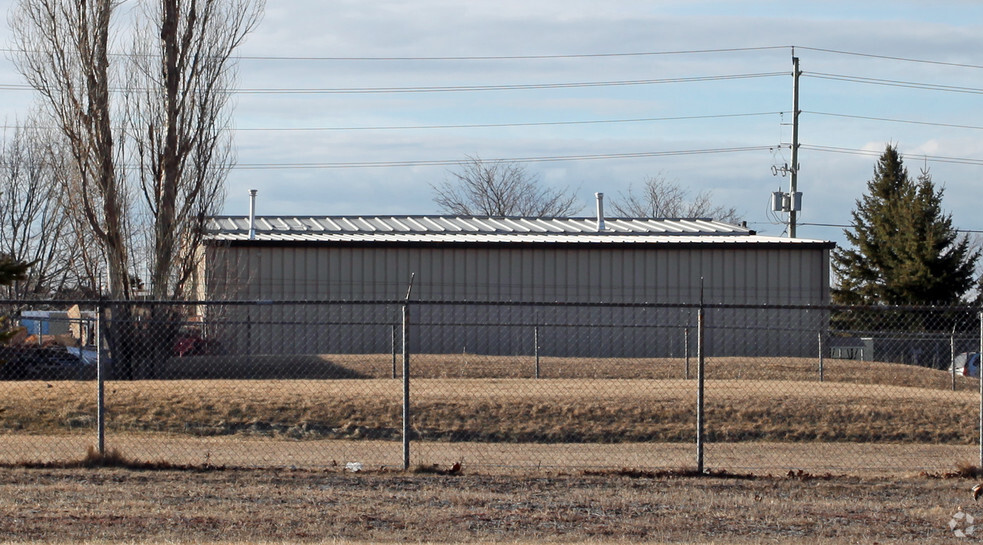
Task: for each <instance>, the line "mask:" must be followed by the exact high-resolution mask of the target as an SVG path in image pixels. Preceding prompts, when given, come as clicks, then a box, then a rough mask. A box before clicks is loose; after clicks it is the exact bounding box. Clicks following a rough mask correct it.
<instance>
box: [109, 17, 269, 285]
mask: <svg viewBox="0 0 983 545" xmlns="http://www.w3.org/2000/svg"><path fill="white" fill-rule="evenodd" d="M143 6H144V17H143V21H144V26H143V28H142V29H140V31H139V32H137V33H136V40H135V44H134V53H135V54H134V55H132V56H131V57H130V59H131V62H130V65H129V79H128V83H129V85H128V88H129V91H128V93H127V98H128V100H127V126H128V129H129V131H128V132H129V136H130V138H131V139H132V142H131V143H132V146H133V150H134V155H135V157H136V159H137V160H138V164H139V168H138V169H137V177H138V178H139V180H138V182H139V188H140V194H141V195H142V197H143V200H144V204H145V206H146V212H147V216H148V218H149V220H150V223H151V225H150V228H149V229H147V230H146V231H145V232H146V233H148V234H149V235H150V239H149V240H148V241H147V242H146V247H147V260H148V264H147V265H148V267H147V268H148V270H149V277H150V278H149V291H150V294H151V295H152V296H154V297H155V298H158V299H164V298H180V297H182V296H184V295H185V294H186V292H187V288H188V283H189V281H190V280H191V279H192V277H193V273H194V272H195V270H196V269H197V264H198V258H199V256H200V253H199V252H198V247H199V243H200V242H201V237H202V236H203V233H204V228H205V222H206V219H207V218H208V216H211V215H214V214H215V213H217V212H218V211H219V210H220V208H221V206H222V202H223V200H224V186H225V178H226V175H227V173H228V170H229V168H230V167H231V166H232V162H233V160H234V158H233V154H232V147H231V140H230V138H229V131H228V127H229V108H228V105H229V96H230V95H229V93H228V89H229V88H230V87H232V85H233V83H234V77H235V74H234V62H233V61H234V59H233V57H232V54H233V52H234V51H235V49H236V48H237V47H239V45H240V44H241V43H242V40H243V39H244V38H245V36H246V34H248V33H249V32H250V31H251V30H252V29H253V28H254V27H255V26H256V24H257V23H258V21H259V18H260V16H261V14H262V9H263V2H262V0H222V1H220V0H199V1H197V2H195V1H191V2H187V1H184V2H182V1H180V0H159V1H157V2H152V3H151V2H146V3H144V4H143Z"/></svg>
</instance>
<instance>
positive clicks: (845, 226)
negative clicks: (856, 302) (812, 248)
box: [799, 222, 983, 233]
mask: <svg viewBox="0 0 983 545" xmlns="http://www.w3.org/2000/svg"><path fill="white" fill-rule="evenodd" d="M799 225H808V226H810V227H833V228H837V229H840V228H842V229H849V228H851V227H853V226H852V225H848V224H841V223H801V222H800V223H799ZM953 231H956V232H957V233H983V229H958V228H956V229H953Z"/></svg>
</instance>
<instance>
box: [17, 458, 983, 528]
mask: <svg viewBox="0 0 983 545" xmlns="http://www.w3.org/2000/svg"><path fill="white" fill-rule="evenodd" d="M425 469H426V471H422V470H420V471H417V472H411V473H403V472H358V473H350V472H346V471H345V470H344V468H343V467H339V468H333V469H330V470H325V471H308V470H280V471H277V470H241V469H196V470H191V469H183V470H174V469H143V470H139V469H125V468H123V469H120V468H82V469H50V468H44V469H36V468H6V469H0V541H4V542H48V543H51V542H54V543H69V542H89V543H97V542H98V543H101V542H123V541H125V542H128V543H161V542H170V543H173V542H180V543H186V542H198V543H200V542H215V543H270V542H280V543H283V542H287V543H295V542H296V543H306V542H332V543H335V542H349V541H351V542H363V543H364V542H407V541H410V542H439V543H476V542H483V543H485V542H509V543H551V542H589V543H609V542H611V543H613V542H627V541H630V542H641V541H645V542H660V543H661V542H666V543H687V544H689V543H717V544H721V543H835V544H839V543H844V544H846V543H875V542H876V543H906V542H910V543H952V542H953V541H954V540H956V538H955V537H954V532H953V531H952V530H951V529H950V526H949V523H950V521H954V522H956V523H958V525H957V528H956V529H957V530H960V529H965V526H966V525H965V517H962V518H959V517H956V518H955V519H954V515H956V514H957V513H965V514H969V515H972V516H973V517H980V518H981V520H983V505H980V506H978V505H977V504H975V502H974V501H973V499H972V496H971V494H970V492H969V489H970V487H971V486H972V484H974V481H971V480H967V479H961V478H940V477H938V476H924V475H922V476H905V477H897V478H888V477H876V478H858V477H845V476H828V475H825V476H814V475H809V474H802V473H791V474H787V475H780V476H758V477H749V476H728V475H716V476H704V477H693V476H681V475H678V474H673V473H671V472H670V473H658V474H655V473H643V472H631V471H615V472H603V473H579V472H578V473H569V474H564V473H549V474H546V473H541V474H527V475H483V474H470V473H469V472H468V471H467V468H463V470H461V471H454V468H450V467H448V468H425ZM441 470H442V471H441ZM974 530H975V529H974ZM981 533H983V530H981ZM979 537H983V536H973V535H970V538H971V539H973V538H977V539H978V538H979Z"/></svg>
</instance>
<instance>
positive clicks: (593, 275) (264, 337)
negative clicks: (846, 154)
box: [207, 244, 829, 357]
mask: <svg viewBox="0 0 983 545" xmlns="http://www.w3.org/2000/svg"><path fill="white" fill-rule="evenodd" d="M828 252H829V250H828V249H826V248H823V247H819V246H809V247H805V246H801V245H792V244H790V245H788V246H784V247H781V248H775V247H774V246H754V245H747V246H734V247H710V248H708V247H698V246H690V247H685V248H673V247H670V248H665V247H655V248H653V247H642V246H640V245H639V246H637V247H636V246H632V247H592V248H582V247H549V246H545V247H542V248H539V247H507V246H496V247H438V246H435V247H382V248H380V247H356V246H335V247H326V246H320V247H318V246H306V247H305V246H287V247H276V246H264V245H258V246H248V245H242V246H231V247H213V248H211V249H210V251H209V253H208V256H209V259H208V262H207V266H208V275H207V277H208V282H209V284H208V285H209V293H208V294H207V295H208V298H210V299H225V300H228V299H234V300H295V301H305V300H333V301H339V300H352V301H366V300H396V299H402V298H403V297H404V296H405V294H406V288H407V284H408V282H409V278H410V274H411V273H415V280H414V288H413V297H412V298H413V300H414V301H417V302H421V301H475V302H481V301H486V302H487V301H492V302H502V301H514V302H544V303H545V302H566V303H668V304H673V303H697V302H699V300H700V284H701V277H702V279H703V289H704V298H703V299H704V302H705V303H707V304H710V305H713V304H749V305H751V304H770V305H802V304H824V303H827V302H828V301H829V287H828V286H829V272H828V271H829V268H828V259H829V255H828ZM418 308H421V307H418ZM227 312H232V313H234V314H235V315H236V317H235V319H234V320H233V322H234V325H233V326H232V327H231V328H227V330H226V333H225V335H226V337H227V338H226V339H225V342H226V343H229V344H230V345H234V346H236V347H237V350H242V351H243V352H246V353H253V354H257V353H274V354H275V353H290V352H309V353H330V352H349V353H379V352H388V351H389V350H391V348H392V333H391V327H392V325H395V324H397V323H398V322H399V317H398V316H399V314H398V309H384V310H381V311H380V310H378V309H377V310H373V311H371V314H372V316H371V317H361V318H360V317H359V313H360V312H365V311H364V310H356V309H354V308H352V309H346V308H338V307H333V308H322V307H315V306H302V305H298V306H292V307H281V306H270V307H238V308H234V309H232V310H230V311H227ZM379 312H381V313H382V314H379ZM448 312H450V314H447V313H448ZM690 314H692V313H691V312H689V313H687V312H681V311H680V310H679V309H673V308H668V309H651V310H649V311H648V312H647V313H646V312H642V313H639V312H638V311H637V310H636V309H618V308H604V309H596V308H595V309H581V308H576V309H573V308H571V309H568V311H567V312H566V313H564V315H563V318H562V320H559V321H558V320H557V319H556V318H555V317H553V318H551V319H550V320H548V321H547V322H548V323H544V321H543V320H542V317H541V316H538V315H537V310H536V309H535V308H532V307H502V308H495V307H477V306H476V307H474V308H467V309H463V310H462V309H461V308H456V307H452V308H451V310H450V311H448V307H438V306H434V307H426V306H424V307H422V308H421V310H420V312H417V313H416V314H415V315H414V320H415V321H416V323H418V324H421V327H422V329H421V330H420V333H419V334H418V335H416V336H415V339H414V341H413V344H412V345H411V350H413V351H423V352H430V353H456V352H461V351H462V350H466V351H470V352H473V353H485V354H531V353H532V350H533V342H532V335H533V333H532V332H533V327H534V325H540V324H541V325H542V329H541V333H542V335H541V339H540V346H541V348H542V350H543V354H544V355H553V356H592V357H671V356H677V357H678V356H679V355H681V353H682V351H683V330H684V328H685V327H687V326H693V325H694V324H695V316H690ZM807 314H808V311H800V310H794V309H792V310H781V311H771V312H769V313H768V314H767V316H764V315H761V314H759V313H757V312H756V311H753V310H747V309H725V310H718V311H716V312H714V313H711V314H710V315H709V316H708V325H709V326H710V327H711V328H712V329H710V330H708V334H707V337H706V339H707V346H708V347H710V351H711V352H710V353H711V354H716V355H724V354H726V355H771V354H788V353H789V349H790V346H793V347H797V348H795V349H794V352H801V353H802V354H803V355H811V354H815V353H816V349H817V348H816V345H817V334H818V332H819V331H820V330H821V329H823V327H824V324H825V322H824V319H825V318H824V316H822V315H816V313H813V315H811V316H809V315H807ZM448 316H450V318H448ZM366 322H371V323H366ZM423 324H426V325H423ZM475 324H482V325H481V326H480V327H479V326H476V325H475Z"/></svg>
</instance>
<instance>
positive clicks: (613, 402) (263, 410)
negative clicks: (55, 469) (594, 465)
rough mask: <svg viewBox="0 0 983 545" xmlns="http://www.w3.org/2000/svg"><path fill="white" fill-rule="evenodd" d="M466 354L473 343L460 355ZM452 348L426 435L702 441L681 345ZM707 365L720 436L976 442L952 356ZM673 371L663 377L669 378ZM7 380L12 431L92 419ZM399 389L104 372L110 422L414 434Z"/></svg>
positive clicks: (54, 385)
mask: <svg viewBox="0 0 983 545" xmlns="http://www.w3.org/2000/svg"><path fill="white" fill-rule="evenodd" d="M460 357H464V356H454V358H460ZM359 358H364V359H359ZM448 358H450V357H449V356H448V357H445V356H441V357H436V356H434V357H422V356H421V357H419V358H415V359H414V360H413V361H414V362H417V363H414V367H413V369H414V372H413V374H414V378H413V380H412V388H411V390H412V408H413V430H414V433H415V434H416V436H417V438H419V439H424V440H431V441H474V442H502V441H505V442H537V443H540V442H546V443H609V442H628V443H631V442H688V441H692V440H693V433H694V431H693V430H694V429H695V418H696V417H695V403H696V402H695V399H696V383H695V381H694V380H685V379H683V378H668V377H671V376H674V374H673V373H676V371H678V368H679V367H680V362H679V361H678V360H673V361H671V362H667V361H663V360H629V361H614V360H610V361H609V360H573V361H568V360H563V361H557V362H552V363H548V364H546V365H544V366H543V368H542V371H543V373H542V376H544V377H550V376H567V375H579V377H578V378H542V379H539V380H532V379H528V378H453V375H455V374H462V373H463V371H462V369H465V368H463V367H458V371H459V372H452V371H453V368H452V367H451V366H450V364H449V363H448V362H449V361H451V360H450V359H448ZM328 359H330V360H331V361H332V362H333V363H332V365H333V366H334V367H336V368H344V369H348V371H346V376H352V375H355V374H357V375H358V376H364V377H377V376H378V375H379V374H380V373H381V374H386V373H391V360H390V361H388V362H387V363H386V365H387V366H388V367H387V368H386V369H385V370H382V369H381V368H379V362H378V360H379V357H377V356H364V357H358V356H346V357H336V356H331V357H330V358H328ZM285 361H286V360H285ZM480 361H481V362H484V364H483V365H477V364H475V365H470V364H469V365H470V366H469V367H467V368H466V369H468V370H469V371H468V373H470V374H473V375H474V376H485V375H486V374H495V373H498V372H501V371H502V369H499V366H504V365H506V364H507V363H509V362H510V361H511V360H508V361H507V360H504V359H502V358H487V357H486V358H482V359H481V360H480ZM365 362H370V363H365ZM371 362H375V363H371ZM213 363H214V362H213ZM281 363H282V365H286V363H284V362H281ZM243 365H245V364H243ZM264 365H270V362H269V361H265V363H264ZM373 366H375V367H373ZM707 366H708V373H707V375H708V378H709V380H708V383H707V389H706V408H707V428H706V429H707V439H708V440H709V441H713V442H733V441H823V442H829V441H834V442H837V441H843V442H916V443H939V442H945V443H957V444H970V443H972V442H973V441H975V439H976V436H977V433H976V431H975V428H976V423H977V417H976V416H975V415H976V413H977V411H978V401H977V400H978V393H977V390H976V388H978V382H976V381H975V380H971V379H966V378H964V377H957V378H958V380H957V388H956V391H951V390H950V387H951V382H950V381H951V377H950V376H949V374H948V373H947V372H945V371H935V370H931V369H926V368H921V367H912V366H905V365H890V364H884V363H870V362H855V361H845V360H830V362H829V363H828V364H827V366H826V369H825V377H824V378H825V379H826V380H825V381H824V382H819V381H818V373H817V372H816V369H815V362H814V361H811V360H788V359H754V360H741V359H715V360H711V361H709V362H708V364H707ZM670 367H671V368H672V369H675V371H672V372H670V371H671V369H670ZM438 369H440V370H442V373H443V375H445V376H446V377H447V378H426V377H433V376H435V375H440V373H436V370H438ZM496 369H497V371H495V373H493V372H492V371H493V370H496ZM644 369H648V375H647V378H632V379H627V378H584V377H585V376H595V377H597V376H600V377H613V376H617V375H619V374H621V375H641V376H646V372H643V370H644ZM383 371H384V372H383ZM417 373H419V375H420V377H416V375H417ZM660 373H662V374H664V376H663V377H657V376H656V375H659V374H660ZM502 374H506V373H504V372H502ZM4 388H5V392H4V397H3V398H2V400H0V430H7V431H8V432H17V433H34V434H51V433H66V432H72V431H78V430H87V429H91V428H92V427H93V425H94V414H95V403H94V397H95V396H94V385H93V383H91V382H73V381H55V382H8V383H5V384H4ZM401 396H402V384H401V381H400V380H393V379H389V378H365V379H359V380H218V379H215V380H159V381H137V382H111V383H108V384H107V386H106V399H107V421H108V427H109V429H110V430H111V431H113V432H117V433H118V432H124V431H125V432H163V433H174V434H186V435H193V436H223V435H229V434H237V435H246V436H259V437H282V438H292V439H303V440H313V439H356V440H365V439H382V440H397V439H399V438H400V437H401V433H402V429H401V426H402V425H401V418H402V404H401Z"/></svg>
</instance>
